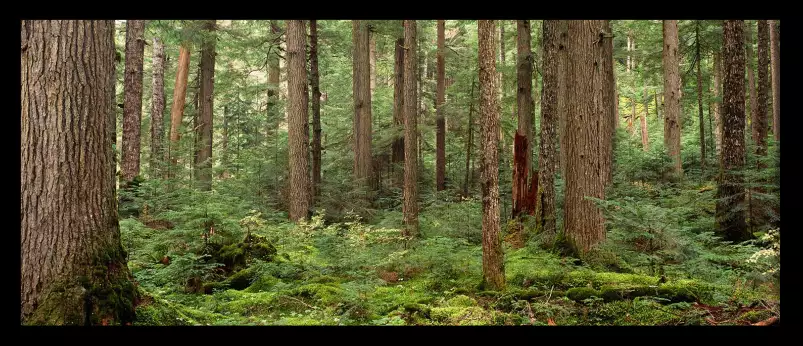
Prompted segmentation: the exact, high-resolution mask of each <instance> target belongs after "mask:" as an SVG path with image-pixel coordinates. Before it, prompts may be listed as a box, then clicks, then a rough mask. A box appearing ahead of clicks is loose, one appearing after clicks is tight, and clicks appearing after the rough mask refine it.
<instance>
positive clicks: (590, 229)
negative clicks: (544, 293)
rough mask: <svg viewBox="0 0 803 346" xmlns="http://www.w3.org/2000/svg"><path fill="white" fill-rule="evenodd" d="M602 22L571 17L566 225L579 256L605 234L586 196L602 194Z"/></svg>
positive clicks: (601, 220) (602, 221) (599, 215)
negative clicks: (599, 67)
mask: <svg viewBox="0 0 803 346" xmlns="http://www.w3.org/2000/svg"><path fill="white" fill-rule="evenodd" d="M605 27H606V24H605V21H602V20H582V21H581V20H577V21H569V30H568V32H569V37H568V42H567V43H568V44H567V46H568V62H569V69H568V75H567V100H566V103H567V105H568V108H569V109H568V112H567V118H566V125H567V127H568V128H570V129H572V131H567V133H566V148H567V153H566V159H567V162H566V198H565V206H566V207H565V208H566V209H565V210H566V211H565V215H566V216H565V217H566V221H565V229H566V231H565V232H566V237H567V239H568V240H569V243H570V244H571V247H572V250H573V251H574V252H575V253H576V254H578V255H580V256H583V255H585V253H587V252H588V251H589V250H590V249H591V248H593V247H594V246H595V245H597V244H598V243H600V242H601V241H602V240H604V239H605V219H604V218H603V215H602V211H601V210H600V209H598V208H597V207H596V206H595V204H594V202H592V201H590V200H588V199H586V197H594V198H599V199H604V198H605V190H604V188H605V169H604V162H602V161H603V159H604V157H603V155H601V154H600V153H601V152H604V151H605V150H606V149H605V148H602V147H601V144H602V143H604V141H602V140H600V139H599V137H602V136H604V133H605V131H607V129H606V128H607V126H608V122H609V119H608V118H607V116H608V111H609V110H608V109H606V108H605V105H606V102H605V101H604V100H603V89H604V88H605V87H608V86H609V85H607V84H608V83H606V82H605V77H604V76H603V74H601V73H596V69H597V68H598V67H597V66H599V65H602V64H605V63H606V60H607V59H605V58H604V55H605V54H604V50H605V48H604V46H605V42H604V40H601V38H602V36H603V34H604V33H606V30H605Z"/></svg>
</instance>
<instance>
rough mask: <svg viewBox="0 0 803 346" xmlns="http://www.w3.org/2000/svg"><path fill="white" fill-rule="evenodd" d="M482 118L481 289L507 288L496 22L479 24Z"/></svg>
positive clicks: (480, 22)
mask: <svg viewBox="0 0 803 346" xmlns="http://www.w3.org/2000/svg"><path fill="white" fill-rule="evenodd" d="M477 26H478V31H479V33H478V36H479V52H478V54H479V64H480V66H479V68H480V71H479V74H480V76H479V77H480V116H481V117H482V122H481V123H482V148H483V150H482V168H481V170H482V177H481V178H480V182H481V185H482V286H484V287H485V288H486V289H490V290H504V289H505V262H504V253H503V250H502V242H501V237H500V234H499V233H500V225H499V157H498V155H499V154H498V152H497V150H498V146H499V107H498V104H497V102H498V98H497V96H496V93H497V90H498V89H497V88H496V85H495V79H496V78H497V77H496V76H497V74H496V61H495V60H496V53H495V52H494V51H495V50H496V49H495V45H494V39H493V35H494V33H495V32H496V30H495V28H494V26H495V25H494V21H492V20H479V21H477Z"/></svg>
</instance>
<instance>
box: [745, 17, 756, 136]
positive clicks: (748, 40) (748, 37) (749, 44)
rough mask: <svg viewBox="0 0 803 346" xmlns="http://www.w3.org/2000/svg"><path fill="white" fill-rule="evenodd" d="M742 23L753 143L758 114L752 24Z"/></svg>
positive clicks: (746, 21)
mask: <svg viewBox="0 0 803 346" xmlns="http://www.w3.org/2000/svg"><path fill="white" fill-rule="evenodd" d="M742 25H744V37H745V51H746V52H747V62H746V63H745V65H746V66H747V81H748V83H749V84H748V86H747V87H748V90H749V91H750V108H749V110H750V118H749V119H750V137H751V138H753V142H754V143H755V142H756V140H757V138H756V136H757V134H756V130H757V127H756V126H755V125H756V124H755V123H756V117H757V116H758V114H756V112H757V111H758V108H756V107H757V105H758V97H757V94H756V78H755V70H756V67H755V65H754V64H753V61H755V58H754V57H753V33H752V27H753V25H751V24H750V21H749V20H745V21H742Z"/></svg>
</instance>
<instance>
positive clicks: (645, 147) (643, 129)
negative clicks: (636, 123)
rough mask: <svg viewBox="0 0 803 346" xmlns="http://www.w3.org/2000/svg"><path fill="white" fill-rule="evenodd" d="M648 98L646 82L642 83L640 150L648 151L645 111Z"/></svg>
mask: <svg viewBox="0 0 803 346" xmlns="http://www.w3.org/2000/svg"><path fill="white" fill-rule="evenodd" d="M649 106H650V97H649V95H648V94H647V82H646V81H645V82H644V114H642V115H641V148H642V149H643V150H644V151H650V136H649V134H648V133H647V115H649V112H647V110H648V109H649V108H650V107H649Z"/></svg>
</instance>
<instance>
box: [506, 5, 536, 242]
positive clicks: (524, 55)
mask: <svg viewBox="0 0 803 346" xmlns="http://www.w3.org/2000/svg"><path fill="white" fill-rule="evenodd" d="M516 27H517V32H518V35H517V40H516V42H517V44H516V46H517V49H516V51H517V58H518V61H517V65H518V66H517V67H516V79H517V81H518V82H517V83H518V88H517V93H516V103H517V106H518V123H519V126H518V130H517V131H516V134H517V137H518V136H520V137H522V138H523V139H524V141H515V140H514V150H513V152H514V154H513V155H514V169H513V218H519V217H520V214H521V213H526V214H529V213H531V212H533V213H534V210H532V211H531V210H529V209H534V208H535V207H536V201H535V200H532V201H529V200H527V197H528V191H529V190H530V189H531V187H528V186H527V181H528V178H529V177H530V175H531V173H532V175H534V174H536V172H531V171H532V163H531V162H530V161H531V160H532V159H531V158H532V154H533V148H532V147H533V146H534V145H533V117H534V113H533V112H534V109H535V104H534V102H533V90H532V89H533V85H532V75H533V54H532V49H531V47H530V21H529V20H519V21H517V22H516ZM542 126H543V125H542ZM533 198H535V196H533ZM521 231H522V229H521V226H519V228H518V230H517V232H521ZM520 240H522V242H523V241H524V239H523V238H522V237H520Z"/></svg>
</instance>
